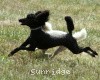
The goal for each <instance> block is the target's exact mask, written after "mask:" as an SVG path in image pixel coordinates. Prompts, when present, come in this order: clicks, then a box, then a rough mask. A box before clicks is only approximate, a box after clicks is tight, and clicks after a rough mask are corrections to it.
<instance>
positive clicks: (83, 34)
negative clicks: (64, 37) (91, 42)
mask: <svg viewBox="0 0 100 80" xmlns="http://www.w3.org/2000/svg"><path fill="white" fill-rule="evenodd" d="M73 37H74V38H75V39H76V40H78V41H80V40H83V39H85V38H86V37H87V32H86V29H85V28H84V29H82V30H81V31H79V32H75V33H74V34H73Z"/></svg>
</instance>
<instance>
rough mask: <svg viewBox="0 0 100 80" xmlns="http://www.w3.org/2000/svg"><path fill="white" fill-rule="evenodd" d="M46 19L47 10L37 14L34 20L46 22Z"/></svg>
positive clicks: (47, 15)
mask: <svg viewBox="0 0 100 80" xmlns="http://www.w3.org/2000/svg"><path fill="white" fill-rule="evenodd" d="M48 17H49V10H45V11H42V12H38V14H37V15H36V20H38V21H45V22H46V21H48Z"/></svg>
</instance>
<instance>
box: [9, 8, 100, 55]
mask: <svg viewBox="0 0 100 80" xmlns="http://www.w3.org/2000/svg"><path fill="white" fill-rule="evenodd" d="M48 17H49V11H48V10H45V11H43V12H40V13H38V14H37V15H34V14H28V15H27V17H26V18H23V19H20V20H19V22H21V23H22V25H27V26H29V28H30V29H31V33H30V36H29V37H28V39H27V40H26V41H25V42H24V43H23V44H22V45H21V46H20V47H18V48H16V49H14V50H13V51H11V53H10V54H9V55H8V56H12V55H13V54H15V53H16V52H18V51H19V50H27V51H35V49H36V48H39V49H44V50H45V49H46V50H47V49H48V48H52V47H55V46H64V47H66V48H68V49H69V50H70V51H71V52H72V53H74V54H79V53H81V52H86V53H88V54H89V55H91V56H92V57H95V55H98V54H97V53H96V51H94V50H92V49H91V48H90V47H85V48H82V47H79V46H78V44H77V41H76V39H75V38H74V37H73V36H72V31H73V30H74V24H73V20H72V18H71V17H70V16H66V17H65V21H66V23H67V28H68V31H69V33H68V34H65V35H62V36H56V35H50V34H48V33H47V32H45V31H43V29H42V27H43V26H44V25H45V22H47V21H48ZM27 45H29V46H28V47H27ZM55 55H56V53H55V54H54V55H53V57H54V56H55Z"/></svg>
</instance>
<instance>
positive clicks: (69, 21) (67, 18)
mask: <svg viewBox="0 0 100 80" xmlns="http://www.w3.org/2000/svg"><path fill="white" fill-rule="evenodd" d="M65 21H66V24H67V29H68V32H69V34H71V35H72V31H73V30H74V23H73V20H72V18H71V17H70V16H65Z"/></svg>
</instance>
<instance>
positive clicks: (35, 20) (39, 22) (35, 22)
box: [19, 10, 49, 29]
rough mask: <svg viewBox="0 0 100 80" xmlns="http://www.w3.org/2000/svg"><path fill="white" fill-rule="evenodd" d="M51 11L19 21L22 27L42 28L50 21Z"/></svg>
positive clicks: (41, 12) (40, 12)
mask: <svg viewBox="0 0 100 80" xmlns="http://www.w3.org/2000/svg"><path fill="white" fill-rule="evenodd" d="M48 17H49V11H48V10H45V11H38V12H36V13H35V14H28V15H27V17H26V18H22V19H19V22H20V23H21V25H27V26H29V27H30V28H31V29H34V28H38V27H41V26H43V25H45V22H47V21H48Z"/></svg>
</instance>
